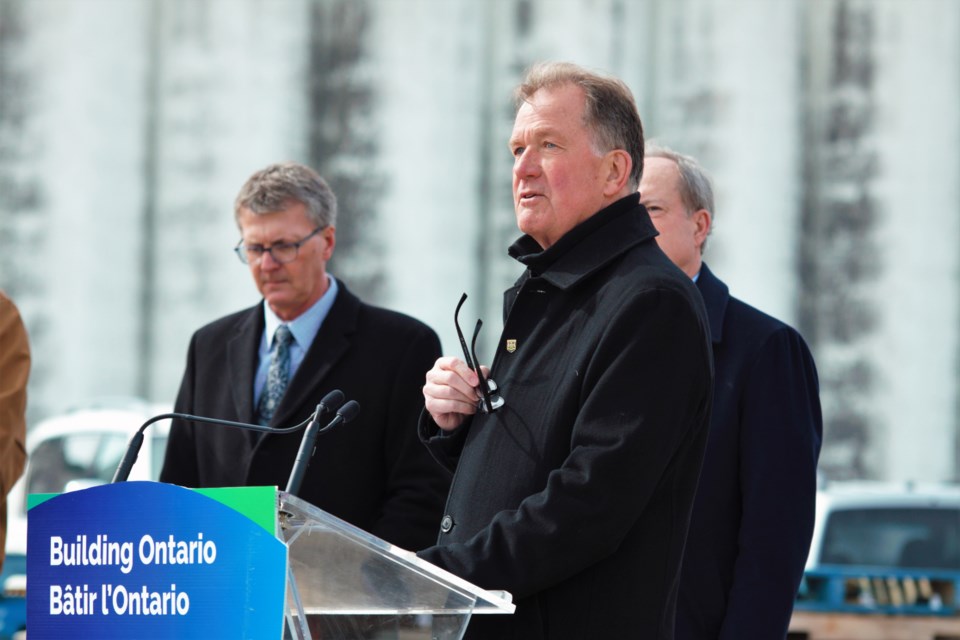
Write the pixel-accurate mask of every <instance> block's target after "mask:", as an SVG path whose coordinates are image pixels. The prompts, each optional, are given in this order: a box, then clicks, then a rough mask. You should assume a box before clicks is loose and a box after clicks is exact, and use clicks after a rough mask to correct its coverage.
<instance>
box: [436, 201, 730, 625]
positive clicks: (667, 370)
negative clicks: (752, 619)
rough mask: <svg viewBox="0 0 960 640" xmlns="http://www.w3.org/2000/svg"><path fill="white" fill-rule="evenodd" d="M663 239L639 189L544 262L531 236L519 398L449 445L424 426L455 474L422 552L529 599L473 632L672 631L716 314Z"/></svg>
mask: <svg viewBox="0 0 960 640" xmlns="http://www.w3.org/2000/svg"><path fill="white" fill-rule="evenodd" d="M655 235H656V232H655V230H654V228H653V225H652V224H651V222H650V218H649V217H648V215H647V213H646V210H645V209H644V208H643V207H642V206H640V205H639V204H638V198H637V195H636V194H633V195H632V196H628V197H626V198H624V199H622V200H620V201H618V202H617V203H614V204H613V205H611V206H610V207H607V208H606V209H604V210H603V211H600V212H598V213H597V214H595V215H594V216H593V217H591V218H590V219H588V220H587V221H585V222H584V223H582V224H581V225H579V226H578V227H577V228H575V229H574V230H572V231H570V232H569V233H567V235H565V236H564V237H563V238H561V239H560V241H559V242H557V243H556V244H554V245H553V246H551V247H550V248H549V249H547V250H546V251H542V250H541V249H540V248H539V246H537V245H536V243H535V242H533V240H532V238H529V237H524V238H522V239H521V240H520V241H518V242H517V243H516V244H515V245H514V246H513V247H511V255H513V256H514V257H516V258H517V259H519V260H520V261H521V262H523V263H524V264H525V265H527V267H528V269H527V271H526V272H525V273H524V275H523V276H522V277H521V279H520V281H519V282H518V283H517V286H516V287H514V288H513V289H511V290H509V291H508V292H507V294H506V296H505V305H504V308H505V312H506V323H505V325H504V329H503V334H502V339H501V340H500V342H499V344H498V345H497V348H496V356H495V357H494V359H493V365H492V371H491V375H492V377H493V378H494V379H495V380H496V381H497V383H498V384H499V385H500V389H501V392H502V396H503V398H504V399H505V401H506V404H505V405H504V406H503V408H501V409H499V410H498V411H497V412H496V413H494V414H477V415H475V416H474V417H473V419H472V420H471V421H470V422H469V423H465V424H464V425H461V426H460V427H459V428H458V429H457V430H456V431H455V432H453V433H452V434H450V435H446V436H443V435H439V434H437V427H436V425H435V424H434V423H433V421H432V420H431V419H430V418H429V416H428V415H427V416H425V418H424V419H423V420H421V423H420V428H421V437H424V438H425V439H427V442H428V446H430V447H431V448H432V450H433V451H434V453H435V455H436V456H437V457H438V459H440V460H443V461H444V462H445V463H446V464H448V465H451V466H453V465H456V477H455V479H454V482H453V486H452V487H451V490H450V498H449V500H448V503H447V509H446V512H445V517H444V520H445V524H442V525H441V531H442V533H441V536H440V542H439V545H438V546H436V547H431V548H430V549H426V550H424V551H422V552H421V553H420V555H421V557H424V558H426V559H427V560H430V561H431V562H434V563H435V564H438V565H440V566H441V567H444V568H445V569H447V570H449V571H451V572H453V573H455V574H457V575H460V576H462V577H464V578H466V579H467V580H469V581H471V582H474V583H475V584H477V585H479V586H481V587H484V588H488V589H504V590H507V591H510V592H511V593H512V594H513V596H514V598H515V599H516V604H517V611H516V613H515V614H514V615H513V616H505V615H479V616H473V618H472V620H471V622H470V626H469V628H468V630H467V636H466V637H467V638H487V639H490V640H510V639H516V640H537V639H549V640H560V639H565V638H569V639H570V640H589V639H592V638H616V639H617V640H621V639H626V638H643V639H644V640H654V639H668V638H672V637H673V624H674V618H675V612H676V609H675V602H676V594H677V591H676V589H677V583H678V579H679V572H680V557H681V554H682V550H683V542H684V536H685V534H686V529H687V523H688V518H689V515H690V508H691V505H692V502H693V493H694V491H695V489H696V483H697V477H698V474H699V470H700V459H701V456H702V453H703V447H704V445H705V443H706V437H707V434H706V431H707V425H708V419H709V411H710V400H711V393H712V388H713V383H712V377H711V376H712V372H711V367H710V344H709V329H708V327H707V317H706V313H705V311H704V310H703V303H702V302H701V300H700V296H699V295H698V294H697V291H696V288H695V287H694V286H693V282H691V281H690V279H689V278H687V277H685V276H684V274H683V273H682V272H681V271H680V270H679V269H677V268H676V266H674V265H673V264H672V263H671V262H670V261H669V259H667V257H666V256H665V255H664V254H663V252H662V251H661V250H660V248H659V247H658V246H657V243H656V241H655V240H654V236H655ZM447 516H449V519H448V518H447Z"/></svg>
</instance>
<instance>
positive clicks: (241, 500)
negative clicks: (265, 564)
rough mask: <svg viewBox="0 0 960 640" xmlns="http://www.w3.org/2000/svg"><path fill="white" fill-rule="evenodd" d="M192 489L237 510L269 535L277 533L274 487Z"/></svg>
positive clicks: (275, 491)
mask: <svg viewBox="0 0 960 640" xmlns="http://www.w3.org/2000/svg"><path fill="white" fill-rule="evenodd" d="M194 491H196V492H197V493H200V494H202V495H205V496H207V497H208V498H213V499H214V500H216V501H217V502H220V503H222V504H224V505H226V506H228V507H230V508H231V509H233V510H234V511H239V512H240V513H241V514H243V515H245V516H247V517H248V518H250V519H251V520H253V521H254V522H255V523H257V524H258V525H260V526H261V527H263V528H264V529H266V530H267V533H269V534H270V535H272V536H273V535H276V534H277V488H276V487H223V488H219V489H194Z"/></svg>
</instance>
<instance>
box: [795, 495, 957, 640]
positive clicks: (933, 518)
mask: <svg viewBox="0 0 960 640" xmlns="http://www.w3.org/2000/svg"><path fill="white" fill-rule="evenodd" d="M788 637H789V638H790V639H791V640H836V639H839V638H843V639H849V638H877V639H880V638H883V640H940V639H946V638H960V485H946V484H943V485H920V484H890V483H876V482H844V483H837V484H831V485H828V486H827V487H825V488H824V489H822V490H821V491H820V492H818V494H817V516H816V523H815V525H814V532H813V539H812V541H811V545H810V555H809V558H808V560H807V567H806V573H805V575H804V581H803V584H802V585H801V587H800V595H799V598H798V600H797V603H796V604H795V606H794V612H793V618H792V620H791V622H790V632H789V634H788Z"/></svg>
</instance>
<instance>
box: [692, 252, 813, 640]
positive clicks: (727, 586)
mask: <svg viewBox="0 0 960 640" xmlns="http://www.w3.org/2000/svg"><path fill="white" fill-rule="evenodd" d="M697 286H698V287H699V289H700V292H701V294H702V295H703V299H704V302H705V303H706V306H707V314H708V315H709V316H710V332H711V335H712V340H713V357H714V369H715V388H714V396H713V416H712V418H711V420H710V437H709V440H708V442H707V452H706V455H705V456H704V462H703V470H702V472H701V475H700V484H699V487H698V489H697V497H696V501H695V503H694V509H693V517H692V519H691V521H690V534H689V536H688V539H687V547H686V550H685V552H684V560H683V571H682V574H681V582H680V599H679V602H678V607H677V609H678V615H677V638H678V640H693V639H697V640H700V639H702V640H707V639H709V640H717V639H718V638H722V639H724V640H728V639H729V640H753V639H755V640H774V639H776V638H784V637H785V636H786V632H787V626H788V625H789V622H790V614H791V611H792V609H793V602H794V599H795V597H796V593H797V588H798V586H799V584H800V578H801V577H802V575H803V567H804V564H805V562H806V559H807V552H808V549H809V546H810V536H811V534H812V531H813V520H814V501H815V497H816V469H817V457H818V455H819V452H820V441H821V438H822V431H823V426H822V419H821V415H820V400H819V395H818V394H819V383H818V381H817V370H816V367H815V366H814V362H813V357H812V356H811V355H810V350H809V349H808V348H807V345H806V343H805V342H804V341H803V338H801V337H800V334H798V333H797V332H796V331H795V330H793V329H792V328H790V327H789V326H787V325H786V324H784V323H783V322H780V321H779V320H776V319H775V318H772V317H770V316H768V315H766V314H764V313H762V312H760V311H758V310H757V309H754V308H753V307H750V306H749V305H746V304H744V303H743V302H741V301H740V300H737V299H736V298H732V297H730V294H729V293H728V290H727V286H726V285H725V284H723V282H721V281H720V280H718V279H717V278H716V276H714V275H713V273H712V272H711V271H710V269H709V268H707V265H706V264H704V265H703V267H702V269H701V271H700V277H699V278H698V280H697Z"/></svg>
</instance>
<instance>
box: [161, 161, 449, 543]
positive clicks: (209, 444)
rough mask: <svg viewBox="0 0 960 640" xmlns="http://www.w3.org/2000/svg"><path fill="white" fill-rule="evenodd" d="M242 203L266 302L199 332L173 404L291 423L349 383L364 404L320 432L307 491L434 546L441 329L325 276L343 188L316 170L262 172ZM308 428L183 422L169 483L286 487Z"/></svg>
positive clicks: (444, 481)
mask: <svg viewBox="0 0 960 640" xmlns="http://www.w3.org/2000/svg"><path fill="white" fill-rule="evenodd" d="M235 213H236V219H237V224H238V226H239V228H240V236H241V240H240V244H239V245H238V246H237V254H238V255H239V256H240V259H241V261H243V262H245V263H247V264H248V265H249V267H250V271H251V274H252V275H253V278H254V282H255V283H256V285H257V288H258V289H259V291H260V293H261V294H262V295H263V301H262V302H261V303H260V304H258V305H256V306H254V307H251V308H249V309H246V310H243V311H240V312H238V313H234V314H232V315H229V316H226V317H224V318H221V319H219V320H217V321H215V322H213V323H211V324H209V325H207V326H205V327H203V328H201V329H200V330H199V331H197V332H196V333H195V334H194V336H193V339H192V340H191V342H190V349H189V352H188V355H187V367H186V371H185V372H184V375H183V381H182V383H181V386H180V392H179V395H178V396H177V401H176V405H175V411H177V412H180V413H188V414H193V415H200V416H206V417H213V418H220V419H225V420H233V421H240V422H253V421H256V422H259V423H261V424H266V425H270V426H273V427H288V426H292V425H295V424H297V423H299V422H301V421H303V420H305V419H306V418H308V417H309V416H310V414H311V413H312V412H313V410H314V409H315V407H316V405H317V403H318V402H319V401H320V400H321V399H322V398H323V397H324V396H325V395H326V394H327V393H329V392H330V391H332V390H334V389H339V390H341V391H342V392H343V393H344V395H345V396H346V398H347V399H353V400H357V401H358V402H359V403H360V407H361V409H360V414H359V416H358V417H357V418H356V419H355V420H354V421H352V422H350V423H349V424H344V425H341V426H339V427H337V428H335V429H333V430H332V431H329V432H327V433H324V434H323V435H321V436H320V437H319V439H318V441H317V446H316V454H315V455H314V456H313V459H312V461H311V463H310V466H309V468H308V471H307V473H306V476H305V477H304V480H303V484H302V485H301V489H300V491H299V495H300V497H302V498H304V499H305V500H307V501H309V502H310V503H312V504H314V505H316V506H318V507H320V508H322V509H324V510H326V511H328V512H330V513H332V514H334V515H336V516H338V517H340V518H343V519H344V520H347V521H348V522H350V523H352V524H354V525H356V526H358V527H361V528H363V529H365V530H367V531H370V532H372V533H373V534H375V535H377V536H380V537H382V538H384V539H386V540H388V541H389V542H392V543H393V544H396V545H398V546H400V547H404V548H407V549H420V548H423V547H426V546H428V545H429V544H431V543H432V542H433V541H434V540H435V539H436V528H437V526H438V523H439V522H440V516H441V513H442V507H443V499H444V497H445V496H446V492H447V488H448V486H449V482H450V474H449V473H448V472H447V471H446V470H445V469H442V468H440V467H439V466H438V465H437V464H436V462H434V460H433V459H431V457H430V455H429V454H428V453H427V452H426V451H424V449H423V446H422V445H421V444H420V442H419V440H418V438H417V431H416V426H417V418H418V416H419V414H420V411H421V409H422V407H423V404H422V403H421V402H420V401H419V392H420V387H421V386H422V381H423V375H424V372H425V371H427V370H428V369H429V368H430V366H431V364H432V362H433V361H434V360H435V359H436V357H437V356H438V355H439V352H440V342H439V339H438V338H437V336H436V334H435V333H434V332H433V330H432V329H430V328H429V327H427V326H426V325H424V324H423V323H421V322H419V321H417V320H414V319H413V318H410V317H407V316H404V315H401V314H399V313H395V312H392V311H387V310H385V309H379V308H377V307H373V306H370V305H367V304H364V303H363V302H362V301H360V300H359V299H358V298H357V297H356V296H354V295H353V294H352V293H350V291H349V290H348V289H347V287H346V285H345V284H344V283H343V282H342V281H339V280H336V279H334V278H333V276H331V275H330V274H328V273H327V271H326V265H327V261H328V260H330V257H331V255H332V254H333V249H334V245H335V243H336V234H335V225H336V198H335V197H334V194H333V192H332V191H331V190H330V188H329V186H328V185H327V183H326V182H325V181H324V180H323V178H321V177H320V176H319V175H317V174H316V173H315V172H314V171H313V170H312V169H309V168H308V167H305V166H302V165H298V164H293V163H288V164H278V165H271V166H269V167H267V168H266V169H263V170H261V171H258V172H257V173H255V174H254V175H253V176H252V177H251V178H250V179H249V180H248V181H247V183H246V184H245V185H244V187H243V189H242V190H241V191H240V194H239V195H238V197H237V200H236V203H235ZM281 333H285V334H286V335H285V336H284V337H283V338H282V339H281V338H280V337H279V336H280V335H281ZM329 417H332V416H329ZM329 417H327V418H325V420H326V419H329ZM302 435H303V432H302V431H297V432H295V433H291V434H287V435H278V434H266V435H260V434H256V433H254V432H247V431H241V430H237V429H233V428H227V427H218V426H212V425H209V424H194V423H190V422H185V421H180V420H177V421H174V423H173V426H172V428H171V431H170V440H169V443H168V446H167V452H166V459H165V460H164V465H163V470H162V472H161V475H160V479H161V480H162V481H164V482H171V483H175V484H180V485H184V486H188V487H224V486H254V485H261V486H273V485H275V486H278V487H280V488H284V487H285V486H286V484H287V480H288V478H289V476H290V471H291V467H292V465H293V460H294V458H295V457H296V454H297V451H298V449H299V446H300V440H301V437H302Z"/></svg>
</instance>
